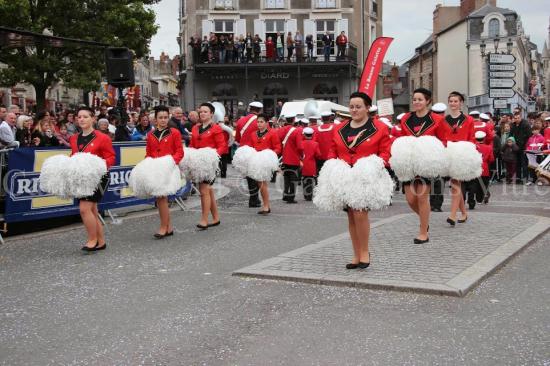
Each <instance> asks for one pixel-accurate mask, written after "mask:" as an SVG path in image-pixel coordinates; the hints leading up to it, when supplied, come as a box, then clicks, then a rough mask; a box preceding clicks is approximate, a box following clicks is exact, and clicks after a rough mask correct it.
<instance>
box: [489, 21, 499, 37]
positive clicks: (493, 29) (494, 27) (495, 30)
mask: <svg viewBox="0 0 550 366" xmlns="http://www.w3.org/2000/svg"><path fill="white" fill-rule="evenodd" d="M499 32H500V21H499V20H498V19H495V18H493V19H491V20H489V38H495V37H498V36H499Z"/></svg>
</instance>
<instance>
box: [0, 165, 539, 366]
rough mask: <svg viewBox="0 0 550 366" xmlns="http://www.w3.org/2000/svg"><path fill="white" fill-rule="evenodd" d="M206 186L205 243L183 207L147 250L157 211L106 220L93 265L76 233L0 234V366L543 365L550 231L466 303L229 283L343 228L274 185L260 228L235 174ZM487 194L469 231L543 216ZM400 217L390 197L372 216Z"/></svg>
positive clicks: (504, 192)
mask: <svg viewBox="0 0 550 366" xmlns="http://www.w3.org/2000/svg"><path fill="white" fill-rule="evenodd" d="M218 181H220V182H221V184H223V185H224V186H225V187H226V188H228V190H227V189H226V190H225V191H224V192H221V193H224V194H225V193H227V195H225V196H224V197H223V198H222V199H220V201H219V206H220V208H221V211H222V216H221V221H222V224H221V225H220V226H218V227H215V228H210V229H208V230H206V231H203V232H199V231H196V229H195V224H196V223H197V222H198V219H199V210H198V208H197V207H196V198H194V197H191V198H189V200H188V202H189V204H188V209H187V210H186V211H183V212H182V211H178V210H174V211H173V213H172V218H173V221H174V225H175V228H176V235H175V236H173V237H170V238H168V239H166V240H162V241H155V240H153V239H152V234H153V233H154V231H155V229H156V226H157V225H158V218H157V217H156V216H155V215H154V211H148V212H144V213H139V214H130V215H127V216H126V217H122V218H121V220H122V221H121V222H120V223H119V224H118V225H113V224H111V223H108V225H107V238H108V248H107V250H105V251H102V252H98V253H95V254H92V255H86V254H82V253H81V251H80V246H81V245H82V244H83V241H84V233H83V229H82V227H80V226H74V227H70V228H65V229H62V230H51V231H48V232H43V233H41V234H40V235H36V234H33V235H29V236H19V237H12V238H8V239H7V240H6V244H5V245H3V246H1V247H0V278H1V279H2V281H1V283H0V364H1V365H550V301H549V299H550V281H549V279H550V274H549V273H548V260H549V259H550V234H549V233H548V232H546V233H545V234H543V235H541V236H540V237H538V238H537V239H536V240H535V241H534V242H533V243H532V244H531V245H529V246H527V247H526V248H525V249H524V250H523V251H522V252H521V253H519V254H518V255H517V256H516V257H514V258H512V259H511V260H510V261H509V262H508V263H507V264H506V265H505V266H504V267H503V268H501V269H500V270H498V271H497V272H496V273H494V274H493V275H492V276H490V277H489V278H487V279H486V280H484V281H483V282H482V283H481V284H480V285H479V286H478V287H476V288H475V289H473V290H472V291H471V292H469V293H468V294H467V295H466V296H464V297H449V296H439V295H431V294H419V293H411V292H396V291H386V290H372V289H362V288H348V287H340V286H326V285H317V284H311V283H297V282H288V281H274V280H266V279H250V278H242V277H237V276H233V275H232V273H233V272H235V271H236V270H238V269H241V268H244V267H247V266H251V265H254V264H256V263H259V262H261V261H264V260H266V259H269V258H273V257H276V256H278V255H280V254H281V253H286V252H290V251H293V250H297V249H299V248H302V247H304V246H307V245H310V244H314V243H318V242H320V241H322V240H325V239H328V238H333V237H335V236H338V235H339V234H342V233H345V232H346V230H347V221H346V218H345V216H344V213H322V212H319V211H318V210H316V209H315V208H314V206H313V205H312V204H311V203H306V202H303V201H301V202H300V203H299V204H296V205H288V204H284V203H282V201H280V187H279V186H278V185H273V186H272V187H271V188H272V198H273V204H272V211H273V214H272V215H270V216H267V217H261V216H259V215H257V214H256V211H257V209H249V208H247V206H246V203H247V197H246V196H245V195H243V193H242V191H243V183H244V181H243V180H241V179H238V178H237V176H236V175H235V173H233V172H232V173H231V176H230V178H228V179H223V180H220V179H219V180H218ZM492 193H493V196H492V201H491V202H490V203H489V205H481V206H478V207H476V210H474V211H472V212H471V218H472V220H473V222H475V221H476V220H480V221H482V220H486V219H487V218H490V217H503V220H504V217H505V216H506V215H511V216H510V217H516V216H513V215H535V216H540V217H550V190H549V187H538V186H531V187H525V186H506V185H496V186H494V187H492ZM300 198H301V197H300ZM447 203H448V199H446V204H445V205H444V207H443V208H444V209H448V205H447ZM408 213H410V211H409V209H408V207H407V205H406V203H405V202H404V197H403V196H402V195H401V194H397V195H396V197H395V199H394V204H393V206H392V207H390V208H389V209H387V210H383V211H379V212H373V213H372V214H371V217H372V222H373V223H376V222H382V221H381V220H383V219H391V218H392V217H395V216H396V215H402V214H408ZM151 214H153V215H151ZM495 214H499V215H504V216H495ZM518 217H519V216H518ZM521 217H525V216H521ZM444 219H445V216H444V215H443V214H437V215H434V216H433V218H432V221H431V228H430V229H431V230H430V231H432V230H438V231H440V230H443V228H444V227H445V225H447V224H446V223H445V222H444ZM506 220H510V219H506ZM506 220H504V223H506V222H510V221H506ZM108 222H109V220H108ZM517 224H521V223H520V222H516V223H514V225H517ZM503 225H504V224H503ZM526 225H528V223H527V224H526ZM505 226H506V225H504V226H503V228H500V229H499V230H500V231H501V232H502V231H505V230H506V228H505ZM382 227H383V226H382ZM432 227H433V228H434V229H432ZM474 228H475V230H474ZM390 230H391V228H390ZM476 230H477V232H476ZM485 230H487V231H488V232H490V230H492V229H490V228H484V227H483V225H472V227H471V229H470V230H462V235H463V236H464V238H465V239H470V240H472V241H474V240H476V238H477V237H478V235H482V236H483V235H486V233H478V232H479V231H485ZM411 235H414V234H413V233H412V234H411ZM501 235H502V237H503V240H506V234H504V233H502V234H501ZM411 240H412V237H411ZM374 245H375V244H373V246H374ZM411 245H413V244H411ZM445 245H448V243H445ZM373 250H376V248H373ZM410 255H413V254H410ZM376 258H377V257H376V256H374V257H373V262H372V269H373V270H374V271H375V268H376ZM411 263H415V266H417V267H418V268H419V269H418V270H421V268H422V266H426V267H428V266H429V265H430V264H429V263H422V261H419V260H416V259H415V258H411ZM368 270H370V268H369V269H367V271H368Z"/></svg>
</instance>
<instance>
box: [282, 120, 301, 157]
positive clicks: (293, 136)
mask: <svg viewBox="0 0 550 366" xmlns="http://www.w3.org/2000/svg"><path fill="white" fill-rule="evenodd" d="M291 129H293V130H292V132H291V133H290V134H289V132H290V130H291ZM277 133H278V134H279V140H281V144H282V147H283V164H286V165H292V166H300V160H301V158H302V152H303V147H302V129H301V128H299V127H293V126H290V125H286V126H284V127H282V128H279V130H278V131H277ZM287 134H288V138H287V139H286V143H285V138H286V137H287Z"/></svg>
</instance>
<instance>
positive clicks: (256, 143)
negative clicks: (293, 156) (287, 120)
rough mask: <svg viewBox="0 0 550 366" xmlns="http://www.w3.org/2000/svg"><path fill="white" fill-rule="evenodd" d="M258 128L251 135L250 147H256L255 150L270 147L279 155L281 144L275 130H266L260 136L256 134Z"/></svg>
mask: <svg viewBox="0 0 550 366" xmlns="http://www.w3.org/2000/svg"><path fill="white" fill-rule="evenodd" d="M259 132H260V130H258V131H256V132H255V133H254V134H253V135H252V136H251V139H252V147H253V148H254V149H256V151H262V150H265V149H270V150H273V151H275V154H277V155H281V151H282V146H281V140H279V136H278V135H277V132H275V131H274V130H267V131H266V133H265V135H263V136H262V137H259V136H258V133H259Z"/></svg>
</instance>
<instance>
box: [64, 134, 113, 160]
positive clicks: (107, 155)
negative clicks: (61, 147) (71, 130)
mask: <svg viewBox="0 0 550 366" xmlns="http://www.w3.org/2000/svg"><path fill="white" fill-rule="evenodd" d="M92 133H93V134H94V137H93V138H92V140H91V141H90V142H89V143H88V144H87V145H86V146H77V145H78V135H79V134H75V135H72V136H71V139H70V141H69V143H70V144H71V150H72V153H71V155H74V154H76V153H79V152H85V153H90V154H94V155H95V156H99V157H100V158H102V159H103V160H105V164H106V165H107V169H109V168H110V167H112V166H113V165H115V162H116V154H115V150H114V149H113V142H112V141H111V139H110V138H109V136H107V135H105V134H104V133H101V132H99V131H94V132H92Z"/></svg>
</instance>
